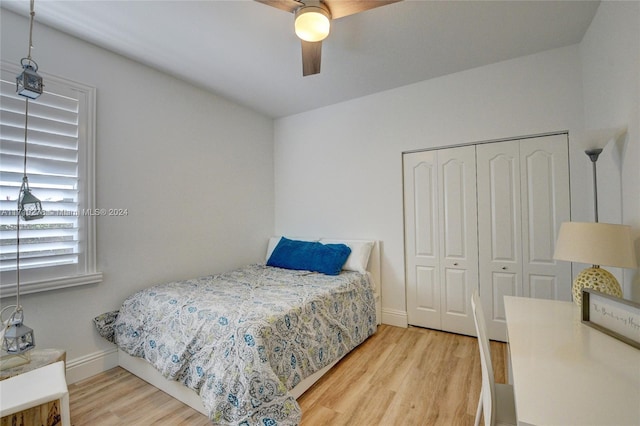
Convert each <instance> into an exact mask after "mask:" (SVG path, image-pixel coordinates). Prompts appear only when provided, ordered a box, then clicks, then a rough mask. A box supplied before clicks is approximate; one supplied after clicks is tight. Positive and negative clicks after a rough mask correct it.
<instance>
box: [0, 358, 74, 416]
mask: <svg viewBox="0 0 640 426" xmlns="http://www.w3.org/2000/svg"><path fill="white" fill-rule="evenodd" d="M55 400H60V420H61V423H62V426H70V425H71V415H70V414H71V413H70V411H69V391H68V390H67V381H66V379H65V367H64V362H63V361H58V362H56V363H54V364H49V365H47V366H45V367H41V368H36V369H35V370H31V371H29V372H26V373H23V374H20V375H18V376H13V377H10V378H8V379H6V380H2V381H0V416H1V417H5V416H10V415H12V414H14V413H18V412H20V411H23V410H27V409H29V408H33V407H37V406H39V405H42V404H46V403H47V402H51V401H55ZM3 423H4V422H3Z"/></svg>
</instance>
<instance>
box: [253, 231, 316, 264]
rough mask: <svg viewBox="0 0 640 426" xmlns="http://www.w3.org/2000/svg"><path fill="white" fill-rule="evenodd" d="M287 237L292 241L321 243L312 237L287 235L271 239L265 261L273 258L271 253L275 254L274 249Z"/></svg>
mask: <svg viewBox="0 0 640 426" xmlns="http://www.w3.org/2000/svg"><path fill="white" fill-rule="evenodd" d="M283 236H284V237H287V238H288V239H290V240H298V241H320V239H319V238H310V237H289V236H286V235H278V236H276V237H271V238H269V243H268V244H267V256H266V257H265V258H264V261H265V262H266V261H268V260H269V258H270V257H271V253H273V249H275V248H276V246H277V245H278V243H279V242H280V238H282V237H283Z"/></svg>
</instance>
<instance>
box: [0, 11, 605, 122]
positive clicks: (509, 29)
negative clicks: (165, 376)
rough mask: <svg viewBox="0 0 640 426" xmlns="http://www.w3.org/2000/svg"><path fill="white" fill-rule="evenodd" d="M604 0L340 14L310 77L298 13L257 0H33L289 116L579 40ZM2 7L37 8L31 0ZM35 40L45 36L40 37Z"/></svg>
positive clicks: (48, 17)
mask: <svg viewBox="0 0 640 426" xmlns="http://www.w3.org/2000/svg"><path fill="white" fill-rule="evenodd" d="M598 5H599V2H597V1H577V0H574V1H515V0H511V1H426V0H404V1H402V2H399V3H395V4H391V5H387V6H383V7H379V8H376V9H373V10H369V11H366V12H363V13H359V14H357V15H352V16H348V17H345V18H341V19H338V20H335V21H333V25H332V30H331V34H330V35H329V37H328V38H327V39H326V40H325V41H324V42H323V45H322V71H321V73H320V74H318V75H313V76H308V77H302V64H301V52H300V44H299V40H298V39H297V38H296V36H295V34H294V33H293V15H292V14H289V13H287V12H284V11H281V10H278V9H275V8H273V7H269V6H266V5H264V4H260V3H257V2H255V1H251V0H227V1H215V0H206V1H188V0H183V1H167V0H153V1H152V0H147V1H59V0H58V1H56V0H36V3H35V10H36V21H37V22H41V23H44V24H46V25H49V26H51V27H54V28H57V29H59V30H62V31H64V32H66V33H69V34H71V35H74V36H77V37H79V38H81V39H84V40H87V41H89V42H92V43H94V44H96V45H98V46H101V47H104V48H106V49H110V50H112V51H115V52H117V53H120V54H122V55H124V56H127V57H130V58H133V59H136V60H138V61H140V62H142V63H145V64H148V65H150V66H153V67H155V68H158V69H161V70H163V71H166V72H168V73H170V74H172V75H175V76H178V77H180V78H183V79H185V80H188V81H190V82H192V83H194V84H196V85H199V86H201V87H205V88H207V89H209V90H211V91H212V92H214V93H216V94H218V95H221V96H223V97H225V98H227V99H230V100H233V101H236V102H238V103H240V104H242V105H246V106H248V107H250V108H253V109H255V110H257V111H260V112H262V113H264V114H266V115H268V116H270V117H283V116H287V115H292V114H296V113H299V112H303V111H307V110H311V109H315V108H318V107H322V106H325V105H330V104H334V103H337V102H341V101H345V100H348V99H353V98H357V97H361V96H365V95H368V94H372V93H376V92H380V91H382V90H387V89H392V88H395V87H400V86H404V85H407V84H411V83H415V82H418V81H422V80H427V79H431V78H434V77H438V76H442V75H446V74H450V73H454V72H459V71H463V70H467V69H470V68H475V67H478V66H482V65H486V64H490V63H494V62H498V61H503V60H507V59H511V58H516V57H519V56H523V55H528V54H532V53H536V52H541V51H544V50H547V49H553V48H557V47H562V46H567V45H571V44H574V43H578V42H580V40H581V39H582V37H583V35H584V33H585V31H586V29H587V28H588V26H589V24H590V23H591V20H592V18H593V16H594V14H595V12H596V9H597V8H598ZM2 7H4V8H7V9H9V10H12V11H14V12H18V13H20V14H22V15H25V16H26V15H27V14H28V8H29V2H28V1H26V0H20V1H15V0H2ZM34 45H36V46H37V40H34Z"/></svg>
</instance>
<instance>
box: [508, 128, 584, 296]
mask: <svg viewBox="0 0 640 426" xmlns="http://www.w3.org/2000/svg"><path fill="white" fill-rule="evenodd" d="M520 159H521V163H520V164H521V166H520V170H521V179H520V182H521V192H522V218H523V219H522V220H523V223H524V224H525V226H524V227H523V234H522V240H523V245H522V248H523V259H524V262H523V280H522V282H523V295H524V296H529V297H537V298H545V299H547V298H548V299H556V300H571V288H570V287H571V286H570V285H567V283H570V282H571V264H570V263H569V262H558V261H555V260H554V259H553V253H554V251H555V243H556V240H557V236H558V230H559V229H560V224H561V223H562V222H566V221H569V220H570V205H569V203H570V197H569V154H568V141H567V136H566V135H554V136H545V137H540V138H531V139H524V140H522V141H520Z"/></svg>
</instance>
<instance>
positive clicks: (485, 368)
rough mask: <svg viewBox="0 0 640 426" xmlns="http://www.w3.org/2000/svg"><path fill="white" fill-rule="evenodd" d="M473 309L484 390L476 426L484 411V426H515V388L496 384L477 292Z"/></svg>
mask: <svg viewBox="0 0 640 426" xmlns="http://www.w3.org/2000/svg"><path fill="white" fill-rule="evenodd" d="M471 309H472V310H473V319H474V320H475V323H476V331H477V333H478V344H479V346H480V364H481V367H482V390H481V391H480V400H479V401H478V410H477V411H476V421H475V426H479V425H480V417H482V413H483V411H484V425H485V426H497V425H515V424H517V421H516V405H515V401H514V398H513V386H511V385H505V384H501V383H496V382H495V378H494V376H493V365H492V364H491V352H490V349H489V339H488V338H487V326H486V325H485V322H484V312H483V310H482V305H481V304H480V297H479V296H478V292H477V291H475V292H474V293H473V295H472V296H471Z"/></svg>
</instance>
